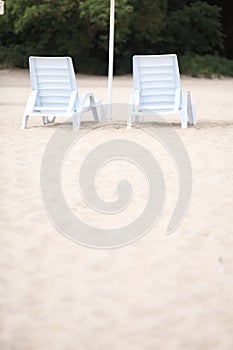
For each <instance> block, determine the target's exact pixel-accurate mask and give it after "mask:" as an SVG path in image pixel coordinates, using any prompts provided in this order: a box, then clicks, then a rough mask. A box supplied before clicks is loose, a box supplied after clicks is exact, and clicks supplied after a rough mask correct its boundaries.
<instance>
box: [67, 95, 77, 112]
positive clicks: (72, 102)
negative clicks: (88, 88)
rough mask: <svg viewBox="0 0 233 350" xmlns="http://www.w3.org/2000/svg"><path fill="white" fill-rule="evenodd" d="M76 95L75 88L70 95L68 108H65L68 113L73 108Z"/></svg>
mask: <svg viewBox="0 0 233 350" xmlns="http://www.w3.org/2000/svg"><path fill="white" fill-rule="evenodd" d="M77 97H78V91H77V90H74V91H72V92H71V95H70V100H69V104H68V108H67V112H68V113H72V112H73V111H74V110H75V107H76V102H77Z"/></svg>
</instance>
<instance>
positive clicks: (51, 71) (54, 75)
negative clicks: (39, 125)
mask: <svg viewBox="0 0 233 350" xmlns="http://www.w3.org/2000/svg"><path fill="white" fill-rule="evenodd" d="M29 69H30V79H31V85H32V90H37V91H38V95H37V96H38V97H37V101H36V106H37V107H49V111H50V112H51V111H52V109H51V108H52V107H54V112H56V113H58V114H59V113H63V112H64V111H66V110H67V107H68V103H69V99H70V95H71V92H72V91H74V90H75V91H77V86H76V79H75V73H74V68H73V63H72V59H71V58H70V57H33V56H31V57H30V58H29Z"/></svg>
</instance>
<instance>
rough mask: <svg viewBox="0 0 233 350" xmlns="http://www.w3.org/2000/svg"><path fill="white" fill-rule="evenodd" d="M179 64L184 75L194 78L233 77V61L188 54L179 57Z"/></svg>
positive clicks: (211, 56)
mask: <svg viewBox="0 0 233 350" xmlns="http://www.w3.org/2000/svg"><path fill="white" fill-rule="evenodd" d="M179 64H180V71H181V73H182V74H186V75H191V76H193V77H200V76H203V77H206V78H212V77H218V78H220V77H222V76H230V77H233V60H229V59H226V58H224V57H219V56H213V55H204V56H199V55H193V54H187V55H184V56H180V57H179Z"/></svg>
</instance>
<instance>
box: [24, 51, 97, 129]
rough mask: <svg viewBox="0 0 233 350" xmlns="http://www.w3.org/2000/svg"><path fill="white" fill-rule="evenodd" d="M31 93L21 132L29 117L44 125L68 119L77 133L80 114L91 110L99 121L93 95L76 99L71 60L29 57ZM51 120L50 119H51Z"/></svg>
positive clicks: (88, 94)
mask: <svg viewBox="0 0 233 350" xmlns="http://www.w3.org/2000/svg"><path fill="white" fill-rule="evenodd" d="M29 71H30V80H31V86H32V92H31V94H30V96H29V98H28V101H27V104H26V107H25V110H24V115H23V120H22V124H21V129H25V128H26V127H27V123H28V118H29V117H31V116H33V117H34V116H36V117H37V116H39V117H41V118H42V121H43V124H47V123H53V122H54V121H55V119H56V117H71V118H72V123H73V130H78V129H79V127H80V123H81V118H82V113H83V112H87V111H92V114H93V117H94V120H95V122H99V121H100V119H99V117H98V112H97V105H98V106H99V105H101V101H98V104H96V102H95V99H94V96H93V94H92V93H86V94H84V95H83V96H82V97H81V98H79V96H78V90H77V86H76V79H75V73H74V68H73V63H72V59H71V57H33V56H31V57H30V58H29ZM50 118H52V119H50Z"/></svg>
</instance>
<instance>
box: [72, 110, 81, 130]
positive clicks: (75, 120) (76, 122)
mask: <svg viewBox="0 0 233 350" xmlns="http://www.w3.org/2000/svg"><path fill="white" fill-rule="evenodd" d="M72 119H73V131H78V130H79V128H80V124H81V112H77V113H74V114H73V118H72Z"/></svg>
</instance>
